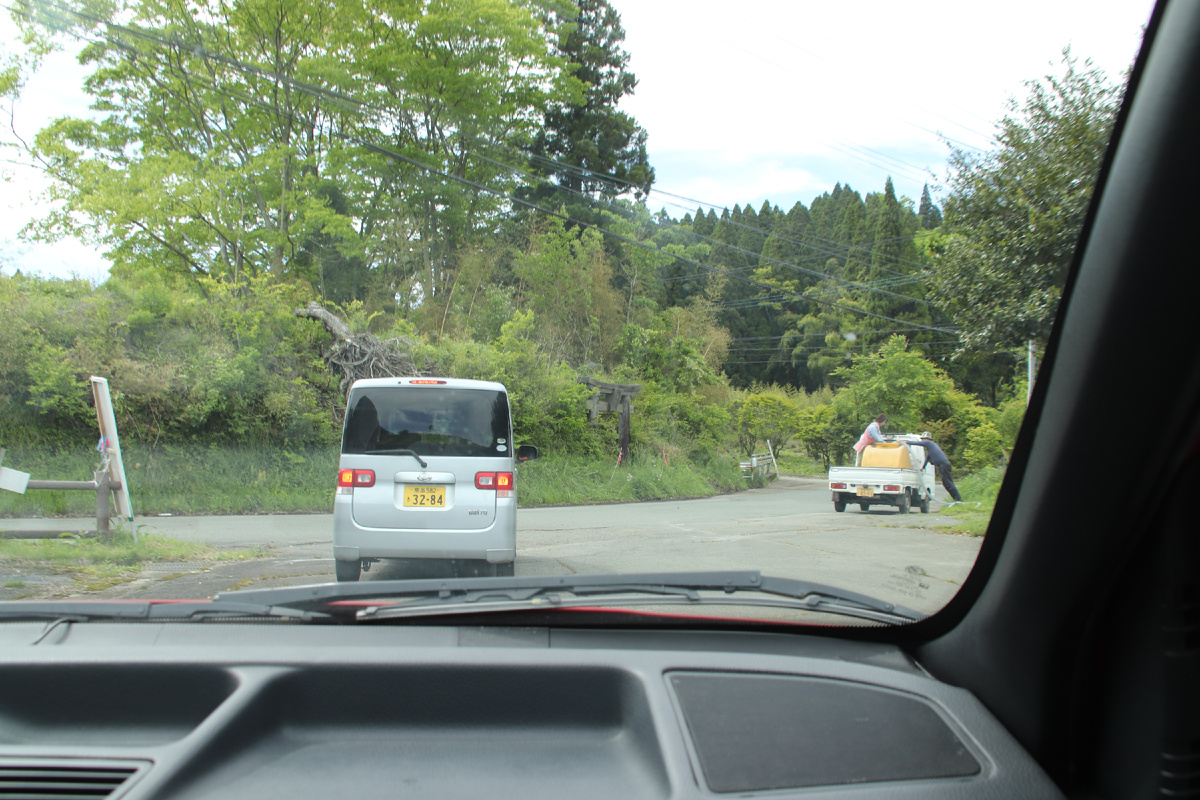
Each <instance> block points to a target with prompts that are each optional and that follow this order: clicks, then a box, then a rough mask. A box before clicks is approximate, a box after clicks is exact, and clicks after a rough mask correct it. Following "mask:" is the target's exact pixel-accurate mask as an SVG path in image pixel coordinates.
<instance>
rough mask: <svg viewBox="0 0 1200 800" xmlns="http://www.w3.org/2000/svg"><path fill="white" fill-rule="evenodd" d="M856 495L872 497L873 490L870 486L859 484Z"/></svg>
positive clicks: (873, 494)
mask: <svg viewBox="0 0 1200 800" xmlns="http://www.w3.org/2000/svg"><path fill="white" fill-rule="evenodd" d="M858 496H859V497H874V496H875V490H874V489H872V488H871V487H870V486H860V487H858Z"/></svg>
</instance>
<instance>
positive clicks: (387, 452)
mask: <svg viewBox="0 0 1200 800" xmlns="http://www.w3.org/2000/svg"><path fill="white" fill-rule="evenodd" d="M363 455H364V456H412V457H413V458H415V459H416V460H417V461H418V462H419V463H420V465H421V466H422V467H428V466H429V465H428V464H426V463H425V459H423V458H421V457H420V456H419V455H417V454H416V453H415V452H413V451H412V450H400V449H395V450H368V451H366V452H365V453H363Z"/></svg>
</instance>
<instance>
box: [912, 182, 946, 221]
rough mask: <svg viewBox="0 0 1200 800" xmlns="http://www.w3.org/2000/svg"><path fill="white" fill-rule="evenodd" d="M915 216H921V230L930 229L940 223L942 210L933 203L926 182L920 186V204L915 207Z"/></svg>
mask: <svg viewBox="0 0 1200 800" xmlns="http://www.w3.org/2000/svg"><path fill="white" fill-rule="evenodd" d="M917 216H919V217H920V218H921V229H922V230H927V231H931V230H933V229H934V228H936V227H937V226H939V225H941V224H942V210H941V209H940V208H938V207H937V206H935V205H934V204H933V198H932V197H931V196H930V195H929V184H928V183H927V184H925V185H924V186H923V187H922V188H921V206H920V208H918V209H917Z"/></svg>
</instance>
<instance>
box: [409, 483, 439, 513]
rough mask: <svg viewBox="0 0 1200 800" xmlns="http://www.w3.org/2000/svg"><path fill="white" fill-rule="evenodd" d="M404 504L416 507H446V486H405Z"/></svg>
mask: <svg viewBox="0 0 1200 800" xmlns="http://www.w3.org/2000/svg"><path fill="white" fill-rule="evenodd" d="M404 505H405V506H414V507H416V508H445V507H446V487H445V486H405V487H404Z"/></svg>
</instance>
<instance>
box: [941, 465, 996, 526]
mask: <svg viewBox="0 0 1200 800" xmlns="http://www.w3.org/2000/svg"><path fill="white" fill-rule="evenodd" d="M1003 480H1004V468H1003V467H988V468H987V469H982V470H980V471H978V472H973V473H971V474H970V475H967V476H965V477H963V478H962V480H959V481H956V482H955V483H956V485H957V486H958V492H959V494H961V495H962V496H963V502H962V503H959V504H958V505H953V506H950V507H948V508H944V509H942V515H943V516H946V517H954V518H955V520H956V521H955V524H954V528H953V530H955V531H958V532H960V533H965V534H968V535H970V536H983V534H984V533H986V532H987V526H988V522H989V521H991V518H992V509H993V508H995V506H996V494H997V493H998V492H999V491H1000V483H1001V481H1003Z"/></svg>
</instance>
